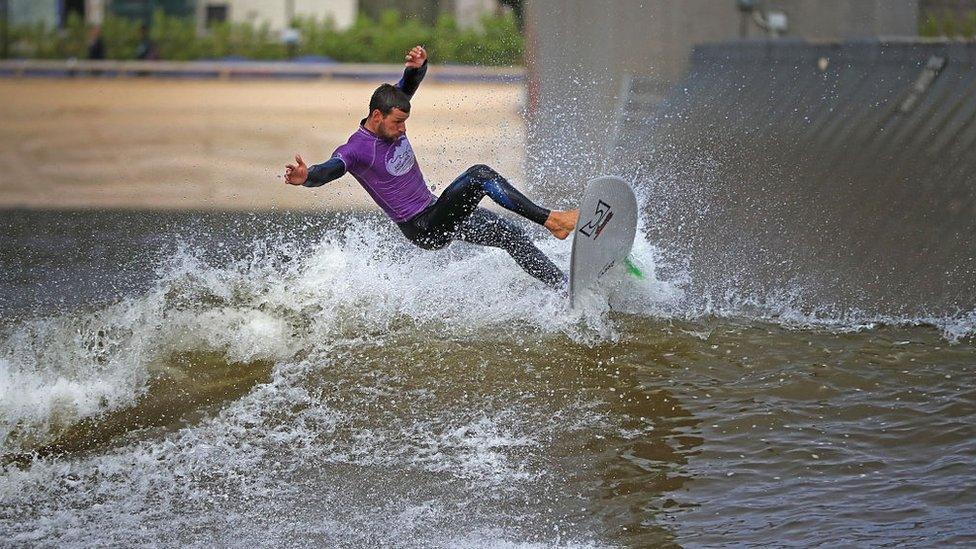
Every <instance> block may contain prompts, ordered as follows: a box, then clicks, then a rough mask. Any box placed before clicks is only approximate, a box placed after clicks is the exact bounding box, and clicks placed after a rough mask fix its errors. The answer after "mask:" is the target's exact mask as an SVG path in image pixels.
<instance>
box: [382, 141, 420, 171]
mask: <svg viewBox="0 0 976 549" xmlns="http://www.w3.org/2000/svg"><path fill="white" fill-rule="evenodd" d="M413 165H414V154H413V147H411V146H410V142H409V141H407V139H406V138H402V139H401V140H400V141H399V142H397V144H396V145H394V146H392V147H390V149H389V150H388V151H387V152H386V171H387V173H389V174H390V175H403V174H405V173H407V172H409V171H410V168H413Z"/></svg>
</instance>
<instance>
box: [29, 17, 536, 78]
mask: <svg viewBox="0 0 976 549" xmlns="http://www.w3.org/2000/svg"><path fill="white" fill-rule="evenodd" d="M295 25H296V28H298V30H299V32H300V33H301V36H302V42H301V44H300V45H299V47H298V49H297V52H296V53H298V54H299V55H315V56H324V57H330V58H332V59H335V60H337V61H344V62H355V63H397V62H399V61H400V59H402V56H403V54H404V52H406V51H407V50H408V49H410V48H411V47H413V46H414V45H416V44H423V45H425V46H426V47H427V48H428V49H429V50H430V52H431V56H432V57H433V58H434V59H435V60H436V61H437V62H438V63H461V64H473V65H513V64H520V63H521V62H522V51H523V47H524V46H523V39H522V36H521V34H520V32H519V29H518V26H517V24H516V21H515V18H514V17H513V16H511V15H504V16H501V17H494V16H486V17H485V18H484V19H482V21H481V25H480V27H479V28H470V29H461V28H459V27H458V25H457V22H456V21H455V20H454V18H453V17H451V16H450V15H442V16H440V17H439V18H438V19H437V22H436V23H435V24H434V25H433V26H431V25H427V24H424V23H422V22H421V21H419V20H417V19H415V18H409V17H406V18H405V17H403V16H401V15H400V13H399V12H397V11H396V10H390V11H386V12H384V13H382V14H381V15H380V17H379V18H378V19H375V20H374V19H371V18H369V17H367V16H365V15H360V16H359V17H357V18H356V21H355V22H354V23H353V25H352V26H351V27H349V28H348V29H345V30H341V31H340V30H336V27H335V23H334V21H332V20H331V19H324V20H318V19H315V18H302V19H298V20H296V21H295ZM139 27H140V22H139V21H137V20H130V19H125V18H120V17H114V16H109V17H107V18H106V19H105V21H104V23H103V24H102V39H103V41H104V42H105V50H106V56H107V57H108V58H110V59H132V58H134V57H135V52H136V47H137V45H138V43H139ZM89 32H90V28H89V27H87V26H86V25H85V23H84V22H83V21H82V20H81V19H79V18H78V17H76V16H72V17H71V18H69V20H68V23H67V25H66V26H65V28H63V29H48V28H46V27H45V26H44V25H43V24H38V25H28V26H18V27H15V28H12V29H11V52H12V53H13V54H14V55H16V56H18V57H33V58H66V57H79V58H83V57H85V55H87V50H88V36H89ZM150 38H151V39H152V40H153V42H155V44H156V48H157V50H158V52H159V55H160V58H161V59H174V60H193V59H214V58H217V59H219V58H222V57H228V56H236V57H243V58H248V59H262V60H273V59H284V58H286V57H287V49H286V47H285V46H284V45H283V44H282V43H281V40H280V37H279V36H278V34H277V33H275V32H272V31H271V29H270V28H269V27H268V25H267V24H262V25H252V24H250V23H219V24H216V25H214V26H213V27H211V28H209V29H207V31H206V32H204V33H198V32H197V25H196V23H195V22H194V21H193V20H192V19H185V18H179V17H172V16H168V15H166V14H165V13H163V12H162V11H157V12H156V13H154V14H153V18H152V24H151V26H150Z"/></svg>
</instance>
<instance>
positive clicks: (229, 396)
mask: <svg viewBox="0 0 976 549" xmlns="http://www.w3.org/2000/svg"><path fill="white" fill-rule="evenodd" d="M4 221H5V223H6V225H7V226H6V227H5V229H6V230H7V234H9V235H11V237H12V238H10V239H7V240H4V241H3V243H2V244H0V260H2V262H3V263H2V264H3V270H4V272H5V273H9V274H10V275H11V276H8V277H7V281H6V282H5V284H4V286H2V293H0V298H2V299H0V306H2V309H0V310H2V311H3V312H2V315H3V317H2V324H0V326H2V327H0V367H2V375H0V384H3V385H0V395H2V397H3V398H2V400H0V402H2V408H0V413H2V415H0V420H2V425H3V429H4V431H3V432H4V433H5V435H4V439H3V442H2V444H3V445H2V447H0V449H2V452H3V454H4V463H5V468H4V469H3V473H2V476H0V532H2V534H3V535H2V536H0V540H2V541H0V545H9V546H21V545H33V544H36V545H62V546H63V545H67V546H90V545H93V544H158V545H164V546H183V545H197V546H210V545H214V544H217V545H238V544H251V543H262V544H270V545H281V546H286V545H287V546H294V545H298V546H309V545H329V546H455V547H469V546H506V547H509V546H516V547H522V546H527V547H535V546H540V547H541V546H544V547H549V546H633V547H648V546H661V545H678V546H703V545H705V546H711V545H762V546H766V545H783V544H796V545H804V546H807V545H830V546H837V545H858V546H862V545H909V546H941V545H946V544H957V545H962V546H965V545H972V544H973V543H976V527H974V526H973V525H974V524H976V521H974V520H973V519H974V518H976V480H974V479H976V390H974V386H976V384H974V380H976V379H974V378H976V372H974V366H976V348H974V346H973V344H972V340H971V339H970V338H968V336H963V337H962V339H960V340H957V341H950V340H948V339H946V334H944V333H943V331H942V330H941V329H938V328H935V327H931V326H927V325H913V324H912V323H911V322H906V323H904V325H895V324H892V325H874V326H853V325H850V326H845V325H843V323H835V324H830V323H821V326H820V327H817V326H807V327H803V326H800V325H797V324H796V323H793V322H786V321H785V320H779V321H776V320H770V317H771V316H772V315H769V314H766V315H763V316H755V317H749V316H745V315H738V316H736V315H733V316H728V317H722V318H720V317H716V316H709V315H699V314H695V313H694V311H692V310H690V309H688V308H685V309H682V307H683V306H684V305H683V303H685V301H683V299H686V298H684V297H682V296H681V292H680V284H679V283H677V282H672V281H668V280H658V279H655V278H654V277H653V276H652V277H651V278H652V280H649V281H644V282H641V283H638V282H635V281H633V280H630V279H628V278H626V275H623V274H619V273H617V274H616V275H615V274H614V273H611V275H610V276H611V277H613V276H618V278H617V279H616V280H615V282H614V284H610V285H607V286H605V287H601V288H598V289H597V291H596V292H595V293H594V295H592V296H591V298H590V299H588V300H587V302H586V305H585V306H584V310H582V311H569V310H567V309H566V308H565V306H564V303H563V302H562V298H561V297H560V296H559V295H558V294H552V295H550V293H549V292H547V291H545V290H543V289H542V288H541V287H538V286H536V285H535V283H534V282H533V281H531V280H530V279H528V277H526V276H525V275H524V274H522V273H521V272H520V271H519V270H518V268H517V267H516V266H515V265H514V264H513V263H511V260H510V259H509V258H507V257H506V256H504V254H503V253H501V252H498V251H487V252H486V251H483V250H479V249H475V248H465V247H452V249H451V250H450V251H446V252H442V253H439V254H437V253H427V252H425V253H423V254H420V255H416V254H410V253H408V252H409V248H406V247H404V246H402V244H400V243H399V241H398V240H397V239H396V235H394V234H393V233H392V232H391V231H389V230H388V227H387V226H386V225H383V224H382V223H376V222H375V220H374V219H373V218H363V219H360V220H359V221H358V222H357V223H348V222H347V218H343V217H339V218H324V219H320V218H311V217H294V216H249V215H245V214H233V215H230V214H227V215H203V214H144V213H143V214H125V213H113V214H107V213H75V214H71V215H67V216H65V215H62V214H54V213H37V212H35V213H24V212H20V213H17V212H9V213H8V214H5V217H4ZM13 228H16V230H14V229H13ZM42 228H43V230H42ZM52 229H53V230H52ZM67 243H70V245H68V244H67ZM540 243H543V245H544V248H545V249H546V251H547V252H549V253H551V254H552V255H553V256H554V257H556V258H557V260H558V261H560V262H563V263H564V262H565V259H566V257H565V256H566V253H567V251H568V250H567V249H566V248H565V247H564V246H563V245H562V244H553V243H549V242H546V241H545V240H544V239H540ZM639 249H640V247H639ZM639 259H642V260H643V261H644V264H645V266H648V265H650V266H655V265H654V263H653V254H651V255H648V254H646V253H643V254H642V255H640V257H639ZM655 267H656V266H655ZM652 270H653V269H652ZM763 318H764V319H763ZM825 326H829V328H828V327H825ZM855 328H857V329H855Z"/></svg>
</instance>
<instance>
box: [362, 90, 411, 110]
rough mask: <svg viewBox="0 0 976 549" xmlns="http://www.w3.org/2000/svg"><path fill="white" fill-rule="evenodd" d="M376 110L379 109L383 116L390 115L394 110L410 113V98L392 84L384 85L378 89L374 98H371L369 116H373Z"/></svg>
mask: <svg viewBox="0 0 976 549" xmlns="http://www.w3.org/2000/svg"><path fill="white" fill-rule="evenodd" d="M376 109H379V110H380V113H381V114H382V115H383V116H386V115H388V114H390V111H392V110H393V109H400V110H401V111H403V112H410V98H409V97H407V94H405V93H403V90H401V89H400V88H398V87H396V86H394V85H392V84H383V85H382V86H380V87H378V88H376V91H374V92H373V97H370V98H369V114H373V111H375V110H376Z"/></svg>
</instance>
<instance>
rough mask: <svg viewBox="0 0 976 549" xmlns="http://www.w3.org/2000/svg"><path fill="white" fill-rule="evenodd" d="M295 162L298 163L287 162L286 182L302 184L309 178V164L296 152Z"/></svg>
mask: <svg viewBox="0 0 976 549" xmlns="http://www.w3.org/2000/svg"><path fill="white" fill-rule="evenodd" d="M295 162H296V163H297V164H287V165H286V166H285V183H288V184H289V185H301V184H302V183H304V182H305V180H306V179H308V166H306V165H305V161H304V160H302V157H301V156H299V155H297V154H296V155H295Z"/></svg>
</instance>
